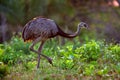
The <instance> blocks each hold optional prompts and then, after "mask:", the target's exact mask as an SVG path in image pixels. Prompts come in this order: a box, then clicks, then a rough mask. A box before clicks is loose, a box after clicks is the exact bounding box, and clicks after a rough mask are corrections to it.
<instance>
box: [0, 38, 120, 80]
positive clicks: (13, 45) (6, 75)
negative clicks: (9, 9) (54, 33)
mask: <svg viewBox="0 0 120 80" xmlns="http://www.w3.org/2000/svg"><path fill="white" fill-rule="evenodd" d="M76 39H77V38H76ZM29 45H30V43H24V42H23V41H22V39H21V38H18V37H13V38H12V40H11V41H10V42H9V43H5V44H0V77H1V79H2V80H63V79H66V80H80V79H83V80H84V79H88V80H89V79H98V78H99V79H103V80H106V79H107V80H108V79H116V80H119V79H120V57H119V56H120V45H119V44H116V45H115V44H111V43H105V41H104V40H102V41H98V40H91V41H86V42H83V43H81V42H75V43H73V42H71V41H68V42H67V43H66V44H65V45H64V46H60V45H57V42H55V40H54V39H53V40H51V41H48V42H47V43H46V44H45V48H44V49H43V53H44V54H46V55H47V56H50V57H51V58H52V59H53V64H54V65H53V66H51V65H50V64H49V63H48V62H47V60H45V59H44V58H42V59H41V63H40V68H39V69H38V70H37V69H36V64H37V54H35V53H33V52H30V51H29V49H28V47H29ZM38 46H39V44H38V45H37V46H36V47H35V48H36V49H37V47H38Z"/></svg>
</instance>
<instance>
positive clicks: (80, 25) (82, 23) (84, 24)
mask: <svg viewBox="0 0 120 80" xmlns="http://www.w3.org/2000/svg"><path fill="white" fill-rule="evenodd" d="M78 27H79V28H81V27H84V28H87V29H88V25H87V24H86V23H84V22H80V23H79V24H78Z"/></svg>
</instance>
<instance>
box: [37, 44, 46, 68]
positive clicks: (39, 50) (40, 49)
mask: <svg viewBox="0 0 120 80" xmlns="http://www.w3.org/2000/svg"><path fill="white" fill-rule="evenodd" d="M43 44H44V42H41V45H40V47H39V49H38V52H39V54H38V64H37V68H39V65H40V54H41V51H42V47H43Z"/></svg>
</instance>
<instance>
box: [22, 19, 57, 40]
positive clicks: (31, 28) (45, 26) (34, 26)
mask: <svg viewBox="0 0 120 80" xmlns="http://www.w3.org/2000/svg"><path fill="white" fill-rule="evenodd" d="M57 35H58V28H57V25H56V24H55V23H54V21H53V20H50V19H46V18H36V19H33V20H31V21H30V22H28V23H27V24H26V25H25V27H24V30H23V34H22V37H23V39H24V41H28V40H35V39H36V38H38V37H42V40H46V39H47V38H52V37H55V36H57Z"/></svg>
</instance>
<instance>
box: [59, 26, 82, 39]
mask: <svg viewBox="0 0 120 80" xmlns="http://www.w3.org/2000/svg"><path fill="white" fill-rule="evenodd" d="M58 30H59V31H58V34H59V35H60V36H63V37H66V38H74V37H76V36H77V35H78V34H79V32H80V27H78V28H77V31H76V32H75V33H73V34H68V33H65V32H63V31H62V30H61V29H60V28H59V27H58Z"/></svg>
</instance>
